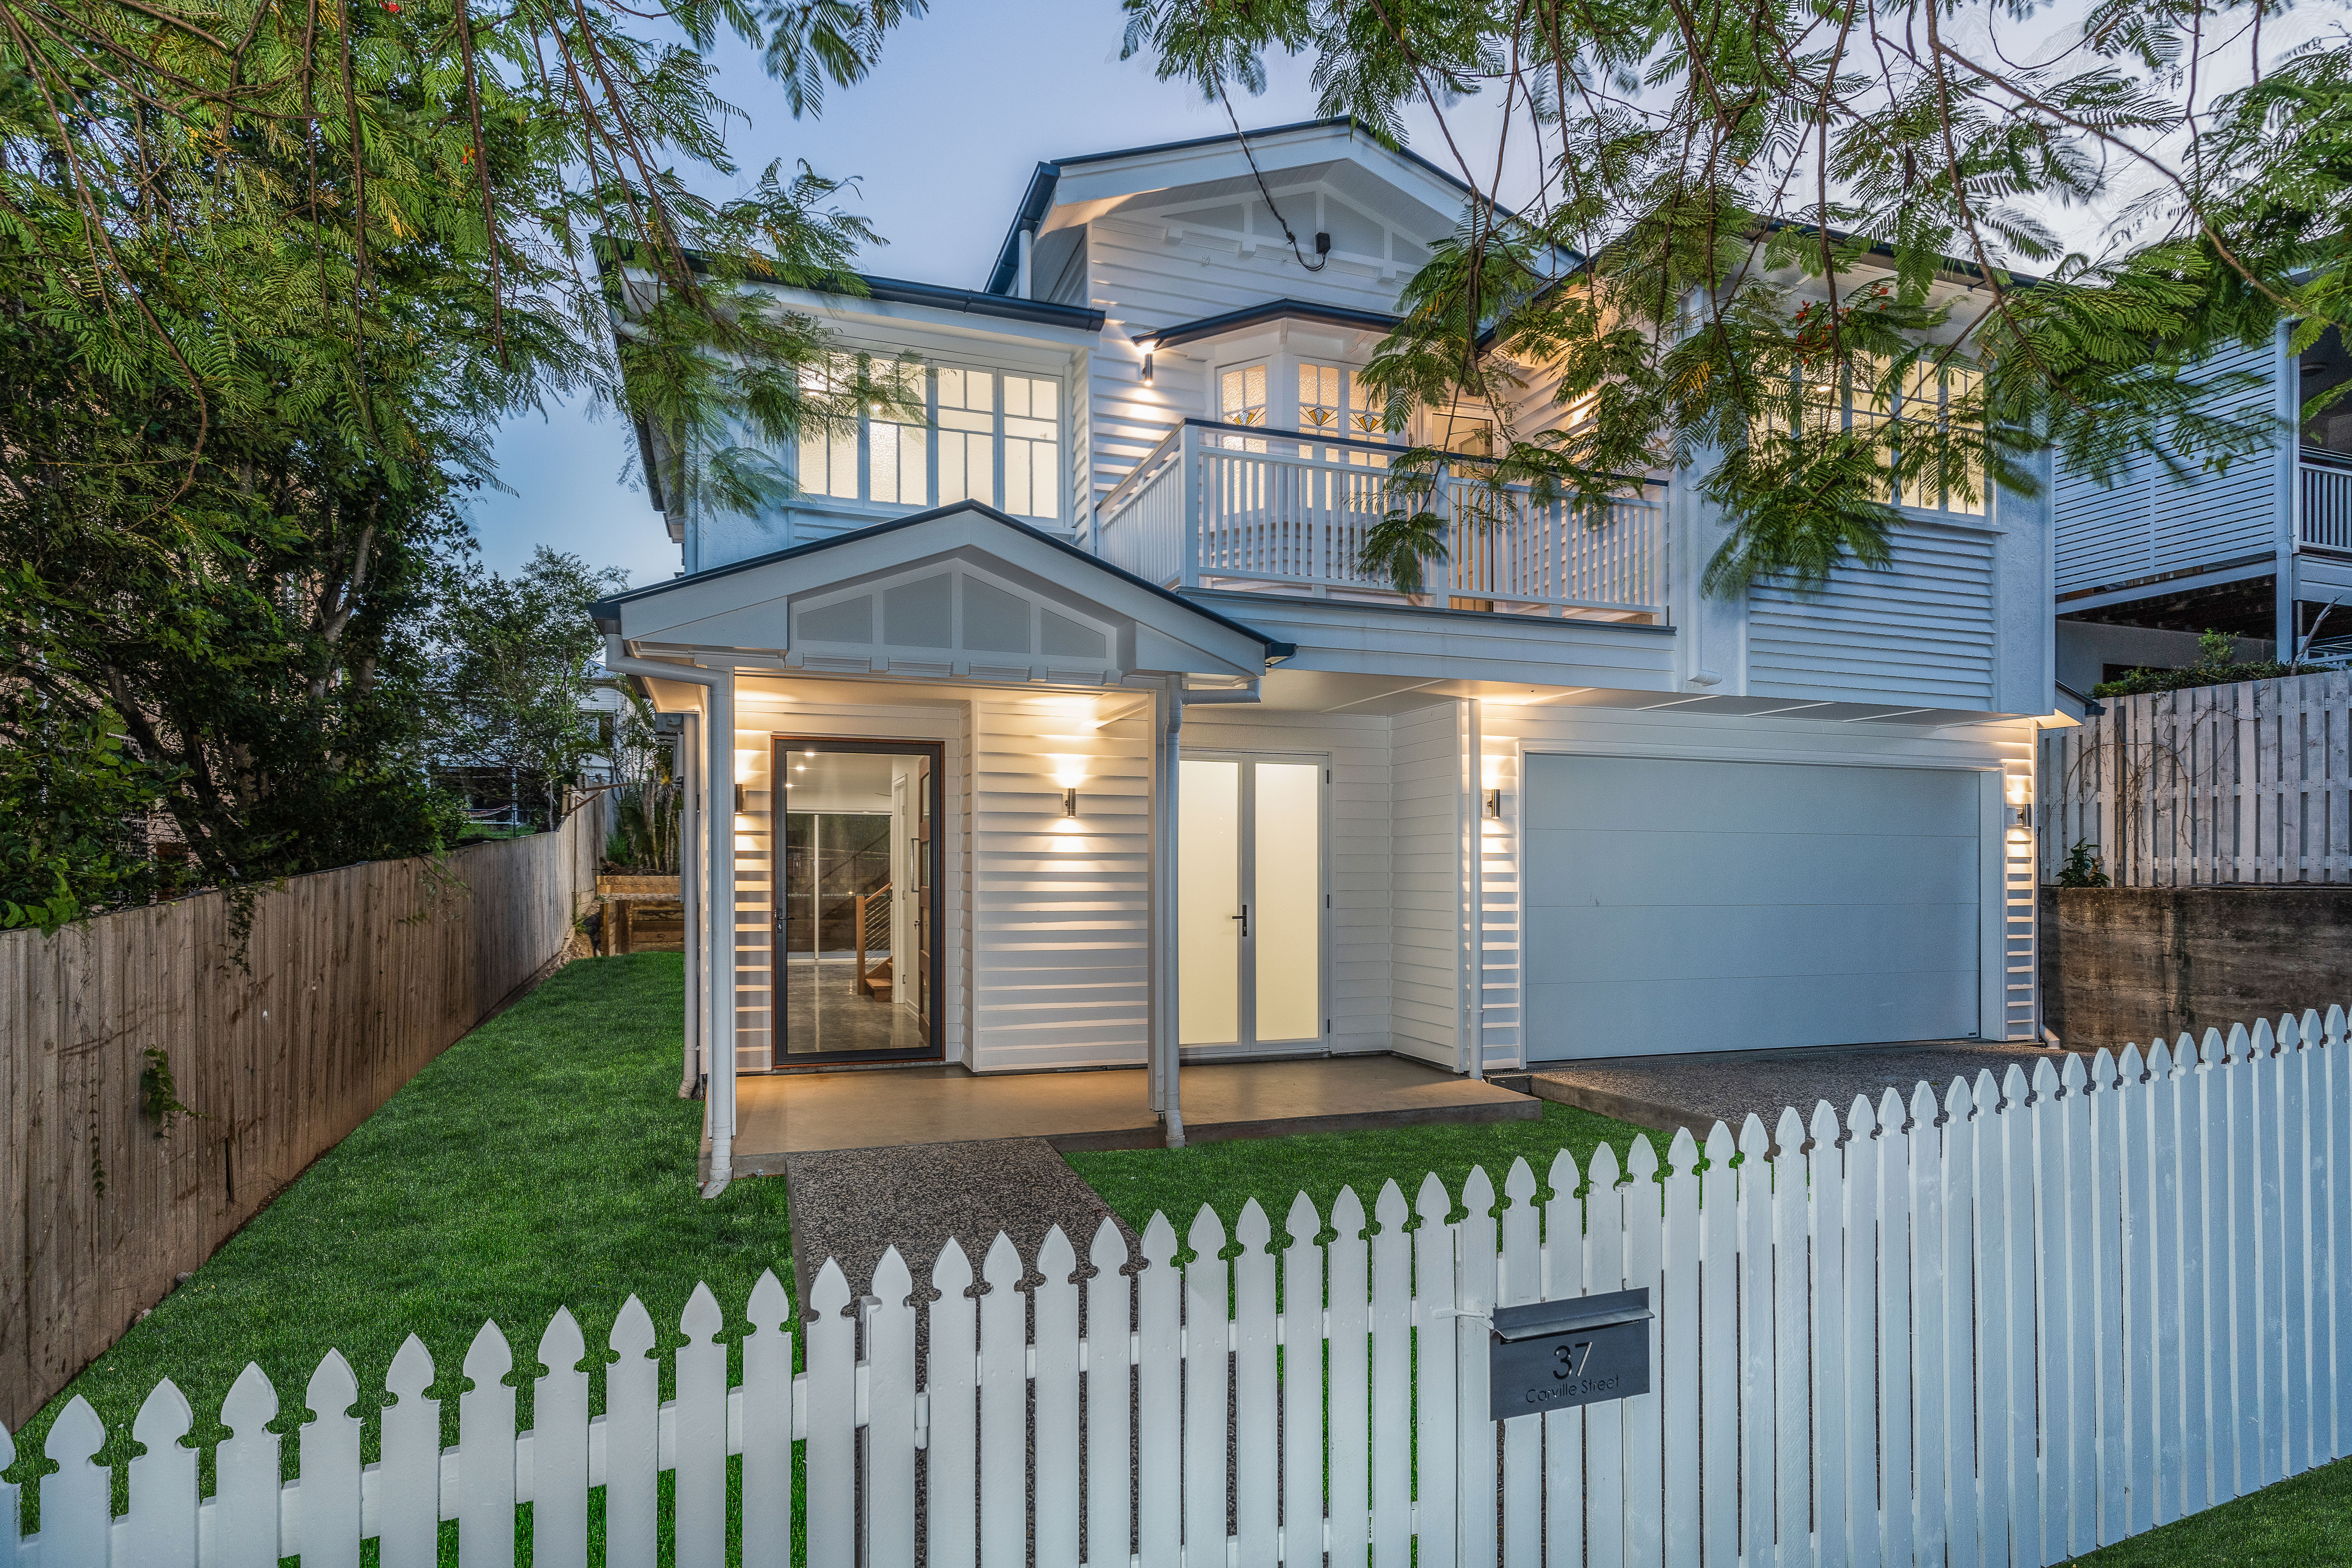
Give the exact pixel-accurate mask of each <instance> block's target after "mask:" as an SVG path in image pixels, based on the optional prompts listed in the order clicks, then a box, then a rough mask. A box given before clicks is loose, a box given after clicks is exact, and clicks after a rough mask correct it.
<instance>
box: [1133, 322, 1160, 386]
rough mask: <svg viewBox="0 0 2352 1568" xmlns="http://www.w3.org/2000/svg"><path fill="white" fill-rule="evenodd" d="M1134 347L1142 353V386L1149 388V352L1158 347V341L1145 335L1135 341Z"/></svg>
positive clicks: (1148, 334)
mask: <svg viewBox="0 0 2352 1568" xmlns="http://www.w3.org/2000/svg"><path fill="white" fill-rule="evenodd" d="M1135 346H1136V347H1137V348H1139V349H1141V350H1142V351H1143V384H1144V385H1146V386H1150V384H1151V352H1152V351H1153V350H1154V349H1156V348H1158V347H1159V346H1160V340H1159V339H1158V338H1155V337H1153V336H1151V335H1150V333H1146V334H1145V335H1143V336H1142V337H1139V338H1138V339H1136V340H1135Z"/></svg>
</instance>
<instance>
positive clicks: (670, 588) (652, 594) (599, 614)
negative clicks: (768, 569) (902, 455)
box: [588, 500, 1297, 659]
mask: <svg viewBox="0 0 2352 1568" xmlns="http://www.w3.org/2000/svg"><path fill="white" fill-rule="evenodd" d="M960 512H971V513H976V514H977V515H979V516H981V517H983V518H986V519H987V520H988V521H991V522H994V523H997V524H999V525H1001V526H1003V527H1004V528H1008V529H1011V530H1012V531H1013V532H1015V533H1017V534H1021V535H1023V536H1024V537H1025V538H1027V539H1030V540H1034V541H1035V542H1038V543H1041V544H1044V545H1046V546H1048V547H1050V548H1052V549H1053V550H1055V551H1057V552H1060V553H1061V554H1064V555H1066V556H1068V557H1069V558H1070V559H1071V560H1073V561H1076V562H1082V563H1085V564H1086V565H1087V567H1088V568H1089V569H1091V570H1093V571H1096V572H1099V573H1102V574H1105V575H1106V576H1108V577H1110V578H1112V579H1113V580H1115V581H1117V582H1118V583H1120V584H1124V585H1126V586H1128V587H1129V588H1139V589H1141V590H1142V591H1143V592H1145V593H1146V594H1149V595H1151V596H1153V597H1154V598H1157V599H1160V600H1163V601H1165V602H1166V603H1168V604H1170V605H1175V606H1177V607H1178V608H1180V609H1181V610H1183V611H1185V612H1186V613H1188V614H1190V615H1193V616H1199V617H1201V618H1202V620H1205V621H1208V622H1210V623H1212V624H1213V625H1214V626H1219V627H1221V628H1223V630H1225V631H1228V632H1234V633H1237V634H1239V635H1240V636H1242V637H1247V638H1248V639H1250V640H1251V641H1253V642H1255V643H1257V644H1258V645H1259V646H1261V647H1264V648H1265V657H1266V658H1269V659H1281V658H1289V657H1290V656H1291V655H1292V654H1294V653H1296V652H1297V648H1296V647H1294V646H1293V645H1292V644H1290V643H1286V642H1283V641H1280V640H1279V639H1277V638H1275V637H1268V636H1266V635H1265V633H1264V632H1262V631H1259V630H1258V629H1257V628H1256V627H1255V626H1245V625H1244V624H1243V623H1242V622H1240V621H1237V620H1234V618H1233V617H1232V616H1224V615H1220V614H1218V613H1217V612H1216V611H1214V610H1212V609H1210V608H1208V607H1207V606H1206V605H1198V604H1195V603H1194V602H1193V601H1192V600H1191V599H1188V598H1186V597H1184V595H1181V594H1178V593H1175V592H1173V591H1171V590H1170V589H1167V588H1163V587H1161V586H1160V584H1157V583H1154V582H1151V581H1150V579H1148V578H1143V577H1139V576H1137V575H1136V574H1134V573H1132V572H1129V571H1128V570H1126V569H1125V568H1124V567H1120V566H1114V565H1112V564H1111V563H1109V562H1108V561H1105V560H1104V559H1103V558H1102V557H1101V556H1099V555H1090V554H1088V553H1087V552H1085V551H1083V550H1080V549H1079V548H1078V547H1077V546H1076V545H1075V544H1072V543H1071V542H1069V541H1067V540H1066V539H1057V538H1055V536H1054V535H1052V534H1050V533H1047V532H1046V531H1045V530H1043V529H1040V528H1032V527H1031V526H1030V525H1029V524H1027V523H1025V522H1023V521H1021V520H1020V519H1018V518H1014V517H1008V516H1006V515H1005V514H1004V513H1003V512H1001V511H999V510H996V509H995V508H994V507H992V506H989V505H987V504H986V503H985V502H982V501H976V500H960V501H956V502H953V503H952V504H950V505H948V506H941V507H933V508H932V509H931V510H929V511H919V512H914V513H912V514H910V515H908V516H906V517H894V518H892V519H891V520H890V521H887V522H877V523H876V524H874V525H873V526H872V527H870V528H860V529H854V530H852V531H849V532H847V533H836V534H835V535H833V536H832V537H830V538H827V539H816V540H811V541H810V542H808V543H806V544H795V545H792V546H790V547H789V548H787V549H783V550H775V551H771V552H768V553H767V554H765V555H754V556H752V557H751V558H750V559H748V560H744V561H732V562H730V563H727V564H726V565H724V566H713V567H711V568H710V569H709V570H708V571H704V572H695V573H690V574H684V575H681V576H677V577H672V578H670V579H668V580H667V582H661V583H654V584H648V585H647V586H646V587H643V588H632V589H630V590H628V591H627V592H626V593H622V594H614V595H611V596H610V597H608V598H604V599H599V600H597V601H596V602H595V603H594V604H593V605H589V606H588V614H589V617H590V619H592V620H593V621H594V623H595V625H596V629H597V630H598V631H600V632H618V631H620V630H621V618H620V608H621V606H622V605H628V604H634V603H636V602H638V601H640V600H644V599H651V598H657V597H659V596H660V595H664V594H674V593H677V592H679V591H680V590H682V589H687V588H691V587H698V586H700V585H701V584H707V583H713V582H717V581H719V579H721V578H726V577H732V576H735V575H737V574H740V573H745V572H755V571H758V570H759V569H761V567H765V566H773V565H776V564H778V563H782V562H787V561H798V560H802V559H804V558H806V557H808V556H812V555H818V554H822V553H824V552H826V551H829V550H839V549H842V548H844V547H845V546H849V545H855V544H862V543H865V542H867V541H869V540H875V539H880V538H883V537H885V536H887V535H889V534H893V533H898V532H900V531H904V530H907V529H910V528H917V527H920V526H921V525H923V524H925V523H930V522H937V521H940V520H941V519H944V518H949V517H953V516H955V515H956V514H958V513H960Z"/></svg>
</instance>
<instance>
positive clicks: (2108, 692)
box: [2091, 628, 2294, 697]
mask: <svg viewBox="0 0 2352 1568" xmlns="http://www.w3.org/2000/svg"><path fill="white" fill-rule="evenodd" d="M2237 649H2238V639H2237V638H2236V637H2231V635H2230V634H2229V633H2227V632H2222V631H2214V630H2211V629H2210V628H2208V629H2207V630H2206V631H2205V632H2204V633H2203V634H2202V635H2201V636H2200V637H2198V639H2197V662H2196V663H2195V664H2192V665H2190V666H2189V668H2186V669H2135V670H2130V671H2127V672H2126V673H2125V674H2123V675H2120V676H2118V677H2116V679H2113V680H2103V681H2101V682H2099V684H2098V685H2096V686H2094V687H2093V688H2091V695H2092V696H2094V697H2137V696H2138V695H2140V694H2141V693H2143V692H2147V691H2182V690H2186V689H2189V687H2192V686H2234V685H2236V684H2237V683H2238V682H2239V681H2242V680H2271V679H2276V678H2277V677H2279V676H2282V675H2293V674H2294V666H2293V665H2289V664H2282V663H2280V662H2279V661H2278V660H2276V659H2252V660H2248V661H2245V662H2241V661H2240V660H2239V659H2238V658H2237Z"/></svg>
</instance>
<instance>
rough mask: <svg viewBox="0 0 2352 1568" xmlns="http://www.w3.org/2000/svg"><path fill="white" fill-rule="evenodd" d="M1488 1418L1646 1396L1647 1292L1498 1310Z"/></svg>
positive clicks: (1490, 1360) (1501, 1418)
mask: <svg viewBox="0 0 2352 1568" xmlns="http://www.w3.org/2000/svg"><path fill="white" fill-rule="evenodd" d="M1494 1324H1495V1333H1494V1340H1493V1343H1492V1349H1491V1352H1490V1353H1489V1358H1488V1369H1489V1373H1490V1379H1491V1384H1492V1387H1491V1390H1490V1403H1491V1405H1492V1409H1493V1419H1495V1420H1496V1421H1507V1420H1509V1419H1511V1418H1512V1417H1513V1416H1515V1415H1541V1414H1542V1413H1543V1412H1545V1411H1547V1410H1567V1409H1570V1408H1572V1407H1574V1406H1576V1405H1597V1404H1600V1403H1601V1401H1603V1400H1608V1399H1623V1398H1625V1397H1626V1396H1627V1395H1628V1394H1647V1393H1649V1392H1650V1292H1649V1291H1648V1290H1646V1289H1641V1290H1617V1291H1612V1292H1611V1293H1610V1294H1608V1295H1605V1296H1571V1297H1569V1298H1567V1299H1566V1300H1559V1301H1530V1302H1528V1304H1527V1305H1526V1306H1523V1307H1497V1308H1496V1309H1495V1317H1494Z"/></svg>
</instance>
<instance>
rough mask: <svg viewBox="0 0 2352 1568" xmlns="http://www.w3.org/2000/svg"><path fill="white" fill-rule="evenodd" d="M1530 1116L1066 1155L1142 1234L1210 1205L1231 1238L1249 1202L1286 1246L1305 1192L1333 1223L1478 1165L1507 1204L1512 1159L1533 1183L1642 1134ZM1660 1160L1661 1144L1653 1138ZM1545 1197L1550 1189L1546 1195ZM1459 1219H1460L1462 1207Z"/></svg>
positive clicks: (1556, 1116)
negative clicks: (1340, 1212)
mask: <svg viewBox="0 0 2352 1568" xmlns="http://www.w3.org/2000/svg"><path fill="white" fill-rule="evenodd" d="M1543 1109H1544V1114H1543V1118H1542V1120H1540V1121H1487V1122H1478V1123H1474V1124H1471V1125H1468V1126H1461V1125H1454V1126H1434V1127H1400V1128H1395V1129H1392V1130H1390V1131H1380V1132H1310V1133H1307V1134H1305V1135H1304V1136H1301V1137H1297V1138H1253V1139H1244V1140H1241V1141H1238V1142H1230V1143H1195V1144H1192V1145H1191V1146H1189V1147H1187V1148H1182V1149H1122V1150H1118V1151H1115V1152H1108V1153H1100V1154H1070V1155H1067V1156H1066V1159H1068V1161H1069V1163H1070V1164H1071V1165H1072V1166H1073V1167H1074V1168H1075V1169H1076V1171H1077V1173H1078V1174H1079V1175H1081V1176H1084V1177H1085V1178H1086V1179H1087V1182H1088V1183H1090V1184H1092V1185H1093V1187H1094V1189H1095V1191H1097V1192H1098V1193H1100V1194H1102V1195H1103V1201H1104V1202H1106V1203H1108V1204H1109V1205H1110V1206H1111V1207H1112V1208H1114V1209H1116V1210H1118V1215H1119V1217H1120V1218H1121V1219H1124V1220H1126V1221H1127V1223H1128V1224H1129V1225H1131V1226H1134V1227H1135V1228H1136V1229H1137V1230H1141V1229H1142V1228H1143V1227H1144V1226H1145V1225H1147V1224H1149V1223H1150V1219H1151V1216H1152V1215H1153V1213H1154V1212H1155V1211H1158V1212H1163V1213H1165V1214H1166V1215H1168V1219H1169V1223H1170V1224H1171V1225H1173V1226H1175V1227H1176V1235H1177V1237H1178V1238H1179V1240H1180V1241H1181V1238H1182V1237H1184V1235H1185V1233H1186V1232H1187V1231H1189V1230H1190V1229H1191V1228H1192V1216H1193V1215H1196V1214H1198V1213H1199V1212H1200V1209H1201V1205H1202V1204H1207V1205H1209V1206H1210V1207H1211V1208H1213V1209H1214V1210H1216V1211H1217V1215H1218V1217H1219V1218H1221V1219H1223V1221H1224V1222H1225V1229H1226V1232H1227V1234H1228V1235H1230V1234H1231V1233H1232V1230H1233V1226H1234V1221H1235V1220H1236V1219H1238V1218H1239V1217H1240V1216H1241V1211H1242V1205H1244V1203H1246V1202H1248V1201H1249V1200H1250V1199H1251V1198H1255V1199H1257V1201H1258V1204H1259V1206H1261V1207H1262V1208H1264V1209H1265V1214H1266V1218H1267V1219H1268V1220H1269V1221H1271V1222H1272V1224H1273V1226H1274V1231H1275V1236H1276V1244H1277V1245H1278V1246H1279V1245H1287V1243H1284V1242H1282V1241H1281V1239H1280V1238H1281V1237H1282V1234H1283V1218H1284V1216H1285V1215H1287V1214H1288V1213H1289V1212H1290V1204H1291V1200H1292V1199H1293V1198H1294V1197H1295V1196H1297V1194H1299V1193H1302V1192H1303V1193H1305V1194H1307V1196H1308V1197H1309V1198H1310V1199H1312V1200H1313V1201H1314V1203H1315V1206H1316V1207H1317V1208H1318V1210H1320V1211H1321V1213H1322V1214H1323V1216H1324V1218H1325V1220H1326V1222H1327V1223H1328V1220H1329V1218H1330V1215H1331V1201H1332V1200H1333V1199H1334V1198H1336V1197H1338V1196H1339V1189H1340V1188H1341V1187H1343V1186H1351V1187H1353V1188H1355V1189H1356V1196H1357V1197H1359V1198H1360V1199H1361V1200H1363V1205H1364V1210H1365V1213H1366V1214H1370V1212H1371V1208H1372V1205H1373V1203H1374V1202H1375V1201H1376V1200H1377V1199H1378V1198H1379V1197H1380V1193H1381V1183H1383V1182H1387V1181H1391V1180H1393V1181H1394V1182H1395V1183H1396V1184H1397V1185H1398V1186H1400V1187H1402V1188H1403V1189H1404V1195H1405V1201H1406V1202H1407V1203H1408V1204H1410V1203H1412V1201H1413V1195H1414V1194H1415V1193H1417V1192H1418V1191H1419V1190H1420V1187H1421V1180H1422V1178H1423V1176H1424V1175H1426V1174H1427V1173H1430V1172H1432V1171H1434V1172H1436V1173H1437V1176H1438V1179H1439V1180H1440V1181H1442V1182H1444V1184H1445V1188H1446V1191H1448V1192H1450V1193H1452V1194H1454V1195H1455V1196H1456V1197H1457V1198H1459V1196H1460V1195H1461V1192H1462V1183H1463V1181H1464V1179H1465V1178H1466V1177H1467V1176H1468V1175H1469V1174H1470V1168H1471V1167H1472V1166H1473V1165H1483V1166H1485V1167H1486V1175H1487V1177H1488V1178H1489V1179H1490V1180H1491V1181H1493V1182H1494V1184H1495V1192H1496V1205H1497V1206H1498V1207H1499V1206H1500V1205H1501V1203H1502V1197H1501V1194H1502V1190H1503V1181H1504V1178H1505V1177H1506V1176H1507V1175H1508V1174H1509V1173H1510V1169H1511V1161H1512V1160H1513V1158H1515V1157H1523V1158H1525V1159H1526V1161H1527V1163H1528V1164H1529V1165H1531V1166H1533V1167H1534V1168H1535V1173H1536V1182H1537V1184H1538V1187H1542V1186H1543V1184H1544V1178H1545V1177H1546V1175H1547V1174H1549V1172H1550V1170H1551V1163H1552V1160H1553V1158H1554V1157H1555V1156H1556V1155H1557V1154H1558V1153H1559V1151H1560V1149H1561V1148H1562V1146H1565V1147H1567V1148H1568V1149H1569V1150H1570V1152H1573V1153H1574V1154H1575V1156H1576V1163H1577V1165H1578V1167H1579V1168H1580V1169H1581V1168H1582V1167H1583V1166H1584V1165H1585V1164H1586V1163H1588V1162H1590V1161H1591V1158H1592V1152H1593V1151H1594V1150H1595V1149H1597V1148H1599V1147H1600V1146H1601V1144H1603V1143H1607V1144H1609V1145H1610V1146H1611V1147H1612V1148H1614V1149H1615V1150H1616V1151H1617V1158H1618V1162H1619V1163H1620V1164H1622V1163H1623V1162H1624V1158H1625V1155H1626V1154H1627V1152H1630V1151H1631V1150H1632V1148H1633V1140H1634V1139H1635V1138H1637V1137H1640V1136H1642V1135H1643V1133H1644V1132H1648V1130H1647V1129H1644V1128H1640V1127H1636V1126H1634V1125H1633V1123H1631V1122H1627V1121H1618V1120H1616V1119H1615V1118H1614V1117H1610V1116H1601V1115H1599V1114H1597V1113H1595V1112H1593V1111H1590V1110H1576V1109H1574V1108H1573V1107H1570V1106H1566V1105H1555V1104H1552V1103H1551V1102H1550V1101H1549V1100H1547V1101H1545V1102H1544V1108H1543ZM1648 1137H1649V1139H1650V1146H1651V1147H1652V1148H1654V1149H1655V1150H1656V1151H1657V1152H1658V1155H1659V1158H1660V1159H1661V1160H1662V1161H1663V1160H1664V1156H1665V1152H1666V1143H1667V1137H1666V1135H1664V1134H1662V1133H1658V1132H1648ZM1546 1190H1547V1191H1548V1190H1549V1189H1546ZM1454 1212H1455V1213H1456V1214H1457V1215H1458V1214H1459V1213H1461V1212H1462V1211H1461V1206H1460V1205H1459V1204H1458V1203H1457V1204H1456V1205H1455V1210H1454Z"/></svg>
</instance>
